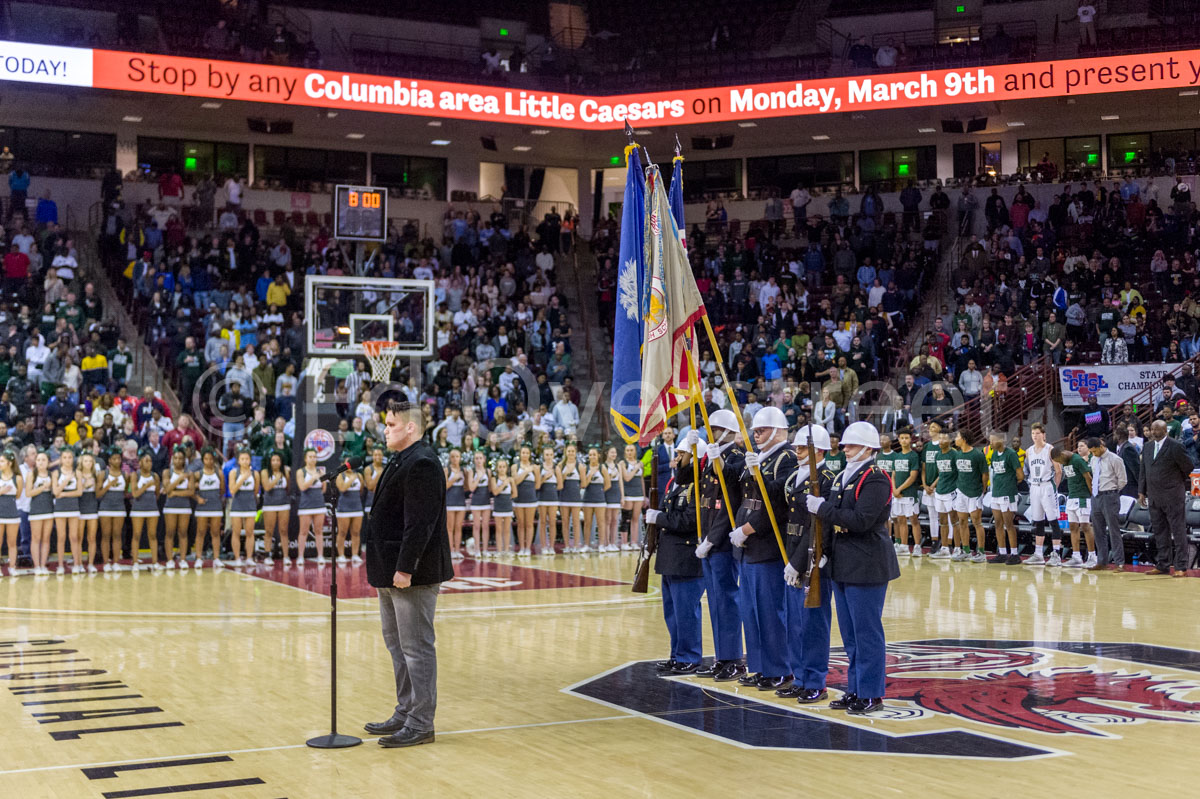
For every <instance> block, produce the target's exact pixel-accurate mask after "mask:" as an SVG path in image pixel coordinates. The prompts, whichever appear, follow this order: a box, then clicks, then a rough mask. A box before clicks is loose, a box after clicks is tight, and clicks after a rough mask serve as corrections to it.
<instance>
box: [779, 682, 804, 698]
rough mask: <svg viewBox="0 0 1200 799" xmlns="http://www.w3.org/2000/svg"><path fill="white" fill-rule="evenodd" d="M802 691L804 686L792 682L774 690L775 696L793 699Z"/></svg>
mask: <svg viewBox="0 0 1200 799" xmlns="http://www.w3.org/2000/svg"><path fill="white" fill-rule="evenodd" d="M803 693H804V686H803V685H797V684H796V683H792V684H791V685H789V686H788V687H786V688H780V689H779V690H778V691H776V692H775V696H780V697H783V698H784V699H795V698H797V697H799V696H800V695H801V694H803Z"/></svg>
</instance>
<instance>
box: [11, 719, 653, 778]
mask: <svg viewBox="0 0 1200 799" xmlns="http://www.w3.org/2000/svg"><path fill="white" fill-rule="evenodd" d="M636 718H638V716H634V715H630V714H628V713H626V714H622V715H620V716H600V717H597V718H590V719H566V720H564V721H538V722H534V723H531V724H509V725H505V726H502V727H478V728H476V729H471V730H450V731H448V732H439V733H438V735H468V734H472V733H479V732H504V731H506V730H524V729H532V728H534V727H558V726H562V725H564V724H588V723H591V722H593V721H619V720H621V719H636ZM366 740H370V739H369V738H368V739H366ZM307 748H308V747H307V746H306V745H305V744H285V745H283V746H260V747H257V748H254V749H229V750H225V751H221V752H199V753H196V754H192V753H189V754H183V755H158V756H156V757H140V758H136V759H133V760H110V761H107V762H104V763H68V764H65V765H61V766H38V767H36V768H19V769H8V770H6V771H0V776H6V775H8V774H31V773H35V772H41V771H62V770H64V769H76V768H78V769H85V768H100V767H104V766H125V765H130V764H134V763H153V762H156V761H160V760H178V759H180V758H195V757H212V756H215V755H245V754H252V753H254V752H279V751H283V750H286V749H307Z"/></svg>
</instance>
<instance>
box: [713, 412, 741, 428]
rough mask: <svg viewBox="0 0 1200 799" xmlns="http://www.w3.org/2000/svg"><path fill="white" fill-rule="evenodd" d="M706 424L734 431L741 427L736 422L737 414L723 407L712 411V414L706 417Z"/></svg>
mask: <svg viewBox="0 0 1200 799" xmlns="http://www.w3.org/2000/svg"><path fill="white" fill-rule="evenodd" d="M708 425H709V427H720V428H723V429H725V430H733V431H735V432H736V431H737V430H740V429H741V428H740V426H739V425H738V422H737V416H735V415H734V413H733V411H730V410H726V409H725V408H722V409H721V410H719V411H714V412H713V415H712V416H710V417H708Z"/></svg>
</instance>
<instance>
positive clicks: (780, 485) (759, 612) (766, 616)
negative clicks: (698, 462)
mask: <svg viewBox="0 0 1200 799" xmlns="http://www.w3.org/2000/svg"><path fill="white" fill-rule="evenodd" d="M759 468H760V469H761V470H762V477H763V484H764V485H765V486H766V489H767V500H768V501H769V502H770V503H771V508H772V510H774V512H775V520H776V521H777V522H778V523H779V524H785V523H786V521H787V498H786V496H785V494H784V487H785V484H786V483H787V480H788V478H789V477H791V476H792V473H793V472H795V471H796V453H795V452H793V451H792V448H791V446H790V445H789V444H786V443H785V444H782V445H781V446H780V447H779V448H778V449H776V450H774V451H773V452H771V454H770V455H767V456H766V457H764V458H763V460H762V462H761V463H760V464H759ZM740 482H741V487H742V503H741V505H740V506H738V512H737V516H736V518H735V521H736V522H737V524H738V525H739V526H740V525H743V524H747V523H748V524H749V525H750V526H751V527H753V528H754V535H751V536H750V537H748V538H747V539H746V545H745V546H744V547H742V548H740V549H739V548H738V547H734V548H733V557H734V559H735V560H737V562H738V577H739V583H738V610H739V611H740V612H741V616H742V627H743V628H744V629H745V631H746V667H747V668H748V669H749V670H750V671H751V672H752V673H755V674H758V675H759V676H760V677H762V678H764V679H767V678H771V679H778V678H780V677H787V676H789V675H790V674H791V672H789V671H788V666H787V628H786V626H785V624H786V620H785V618H784V610H783V607H784V594H783V589H784V588H786V585H785V584H784V582H783V565H784V564H783V558H782V557H781V556H780V554H779V544H778V542H776V540H775V533H774V531H773V530H772V529H771V518H770V517H769V516H768V515H767V510H766V506H765V505H764V504H763V497H762V496H761V495H760V494H759V490H758V482H757V481H756V480H755V479H754V474H753V472H752V471H751V470H750V469H749V468H748V467H747V468H743V469H742V475H741V478H740ZM780 532H781V533H782V532H783V531H782V530H780Z"/></svg>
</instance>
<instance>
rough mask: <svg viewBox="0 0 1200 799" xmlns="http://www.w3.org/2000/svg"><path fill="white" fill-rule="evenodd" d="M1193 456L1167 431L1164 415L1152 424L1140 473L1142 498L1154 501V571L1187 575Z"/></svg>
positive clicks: (1139, 489)
mask: <svg viewBox="0 0 1200 799" xmlns="http://www.w3.org/2000/svg"><path fill="white" fill-rule="evenodd" d="M1191 475H1192V460H1191V458H1189V457H1188V455H1187V453H1186V452H1184V450H1183V445H1182V444H1180V443H1179V442H1178V441H1176V440H1175V439H1173V438H1171V437H1170V436H1168V435H1167V423H1166V422H1164V421H1162V420H1161V419H1159V420H1157V421H1155V422H1154V424H1152V425H1150V439H1149V440H1147V441H1146V445H1145V446H1144V447H1143V448H1142V468H1141V470H1140V472H1139V474H1138V502H1141V503H1142V504H1146V502H1147V500H1149V505H1150V529H1151V530H1152V531H1153V533H1154V545H1155V547H1156V548H1157V550H1158V551H1157V553H1156V554H1155V563H1154V571H1153V572H1151V573H1152V574H1167V573H1170V574H1171V575H1172V576H1174V577H1184V576H1186V575H1187V567H1188V546H1187V525H1186V524H1185V523H1184V504H1185V502H1186V498H1187V492H1188V489H1189V488H1190V487H1191Z"/></svg>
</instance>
